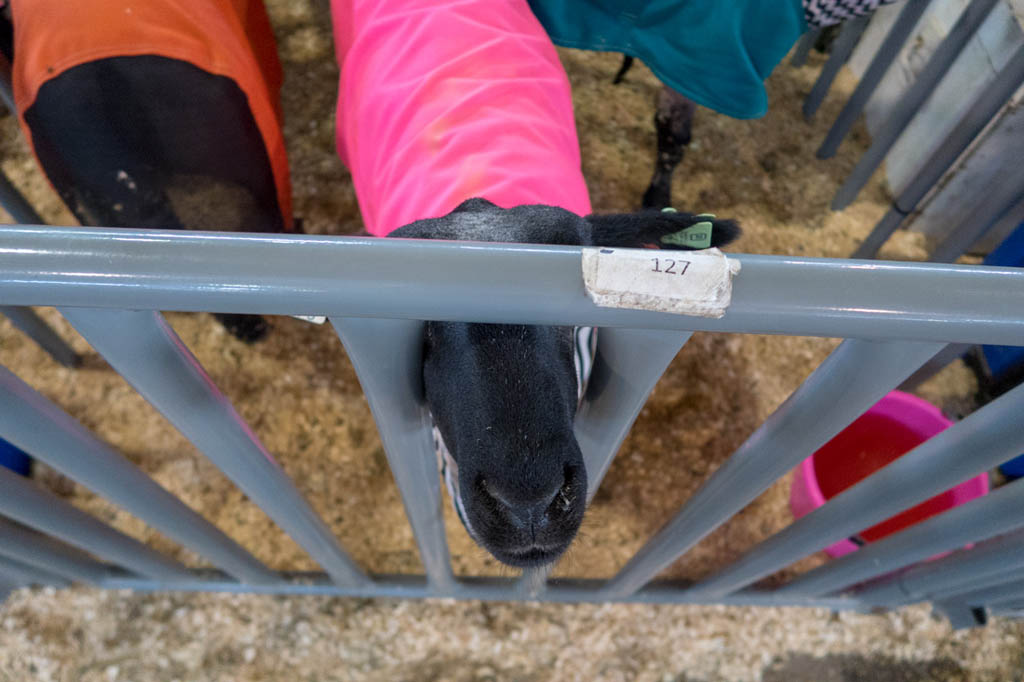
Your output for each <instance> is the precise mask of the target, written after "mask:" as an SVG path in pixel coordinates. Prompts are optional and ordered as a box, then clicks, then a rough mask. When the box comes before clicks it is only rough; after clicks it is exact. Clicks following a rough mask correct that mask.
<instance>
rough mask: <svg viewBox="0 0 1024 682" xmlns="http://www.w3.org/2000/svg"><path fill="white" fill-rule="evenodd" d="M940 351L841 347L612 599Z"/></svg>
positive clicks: (635, 561) (627, 575) (611, 586)
mask: <svg viewBox="0 0 1024 682" xmlns="http://www.w3.org/2000/svg"><path fill="white" fill-rule="evenodd" d="M940 348H941V346H940V345H938V344H934V343H876V342H870V341H846V342H844V343H843V344H841V345H840V346H839V348H837V349H836V350H835V351H834V352H833V353H832V354H831V355H830V356H829V357H828V358H826V359H825V361H824V362H823V363H821V365H820V366H819V367H818V368H817V369H816V370H815V371H814V373H812V374H811V376H810V377H808V378H807V380H806V381H804V383H803V384H802V385H801V386H800V387H799V388H797V390H796V391H794V393H793V395H791V396H790V397H789V399H788V400H786V402H785V403H783V404H782V405H781V406H780V407H779V409H777V410H776V411H775V412H774V413H773V414H772V415H771V416H770V417H769V418H768V419H767V420H765V422H764V423H763V424H762V425H761V426H760V427H758V429H757V430H756V431H755V432H754V433H753V435H751V436H750V438H748V439H747V441H746V442H745V443H744V444H743V445H741V446H740V448H739V449H738V450H737V451H736V452H735V453H734V454H733V455H732V456H731V457H730V458H729V459H728V460H727V461H726V462H725V464H723V465H722V466H721V467H720V468H719V469H718V471H716V472H715V473H714V474H713V475H712V476H711V478H710V479H708V481H707V482H706V483H704V485H703V486H701V488H700V489H698V490H697V492H696V493H694V495H693V497H691V498H690V500H689V501H688V502H687V503H686V505H685V506H684V507H683V508H682V509H681V510H680V511H679V512H678V513H677V514H676V515H675V516H674V517H673V518H672V519H671V520H670V521H669V522H668V523H667V524H666V525H665V526H664V527H663V528H662V529H661V530H659V531H658V532H657V533H656V534H655V536H654V537H653V538H651V539H650V540H649V541H648V542H647V544H645V545H644V546H643V547H642V548H641V549H640V551H639V552H637V554H636V556H634V557H633V558H632V559H631V560H630V561H629V562H628V563H627V564H626V566H625V567H624V568H623V569H622V570H621V571H620V572H619V573H618V575H616V576H615V577H614V578H612V579H611V580H610V581H609V583H608V586H607V590H606V592H607V594H608V595H610V596H624V595H628V594H632V593H633V592H635V591H636V590H638V589H639V588H640V587H642V586H643V585H644V584H645V583H647V582H648V581H650V580H651V579H652V578H654V577H655V576H656V575H657V574H658V573H660V572H661V571H662V570H664V569H665V568H667V567H668V566H669V565H670V564H671V563H672V562H673V561H675V560H676V559H677V558H679V557H680V556H681V555H682V554H683V553H685V552H686V551H688V550H689V549H690V548H691V547H693V546H694V545H696V544H697V543H698V542H699V541H700V540H701V539H702V538H704V537H705V536H706V535H708V534H709V533H710V532H711V531H713V530H714V529H715V528H717V527H718V526H719V525H721V524H722V523H724V522H725V521H726V520H728V519H729V518H730V517H731V516H732V515H733V514H735V513H736V512H738V511H739V510H740V509H742V508H743V507H745V506H746V505H747V504H749V503H750V502H751V501H752V500H753V499H754V498H756V497H757V496H758V495H760V494H761V493H762V492H764V491H765V490H766V489H767V488H768V487H769V486H770V485H771V484H772V483H773V482H774V481H775V480H776V479H778V478H779V477H780V476H782V475H783V474H785V473H786V472H787V471H789V470H791V469H792V468H793V467H795V466H797V465H798V464H800V462H802V461H803V460H804V459H805V458H807V457H809V456H810V455H811V454H812V453H813V452H814V451H815V450H817V449H818V448H819V447H821V446H822V445H824V444H825V443H827V442H828V441H829V440H830V439H831V438H832V437H833V436H834V435H835V434H837V433H839V431H841V430H842V429H843V428H845V427H846V426H847V425H848V424H850V423H851V422H852V421H853V420H854V419H856V418H857V417H859V416H860V415H862V414H863V413H864V412H865V411H867V409H868V408H870V407H871V406H872V405H874V404H875V403H876V402H878V400H880V399H881V398H882V397H883V396H884V395H885V394H886V393H888V392H889V390H890V389H891V388H892V387H893V386H894V385H895V384H898V383H899V382H900V381H901V380H902V379H903V378H905V377H906V376H908V375H909V374H910V373H911V372H912V371H914V369H916V368H917V367H918V366H919V365H920V364H921V363H923V362H924V361H926V360H927V359H928V358H930V357H932V356H933V355H935V353H936V352H937V351H938V350H939V349H940ZM858 530H859V529H858Z"/></svg>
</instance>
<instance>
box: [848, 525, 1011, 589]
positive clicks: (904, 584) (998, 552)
mask: <svg viewBox="0 0 1024 682" xmlns="http://www.w3.org/2000/svg"><path fill="white" fill-rule="evenodd" d="M1022 572H1024V530H1017V531H1014V532H1012V533H1007V534H1005V535H1001V536H999V537H995V538H992V539H991V540H985V541H984V542H979V543H978V544H976V545H974V546H973V547H970V548H966V549H961V550H959V551H956V552H953V553H952V554H949V555H947V556H944V557H940V558H938V559H933V560H932V561H927V562H924V563H920V564H917V565H915V566H912V567H910V568H907V569H906V570H903V571H900V572H899V573H896V574H893V575H890V576H887V577H885V578H882V579H879V580H875V581H872V582H870V583H867V584H865V585H862V586H860V587H858V588H856V589H854V590H852V591H851V593H850V594H851V596H853V597H855V598H856V599H858V600H860V601H862V602H864V603H866V604H873V605H883V604H885V605H896V606H899V605H902V604H909V603H912V602H915V601H924V600H928V599H935V598H943V597H949V596H951V595H954V594H956V593H957V592H958V591H959V592H964V591H965V590H970V589H975V588H981V587H985V586H988V585H995V584H999V583H1002V582H1007V581H1009V580H1012V579H1013V578H1015V577H1016V576H1017V575H1018V574H1019V573H1022ZM1008 574H1012V575H1010V577H1007V575H1008Z"/></svg>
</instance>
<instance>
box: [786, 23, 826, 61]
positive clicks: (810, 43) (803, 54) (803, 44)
mask: <svg viewBox="0 0 1024 682" xmlns="http://www.w3.org/2000/svg"><path fill="white" fill-rule="evenodd" d="M820 35H821V29H820V28H815V29H811V30H809V31H805V32H804V34H803V35H802V36H800V41H799V42H798V43H797V44H796V48H795V49H794V50H793V57H792V58H791V59H790V60H789V64H790V66H795V67H801V66H803V65H804V64H806V63H807V57H808V56H809V55H810V54H811V50H813V49H814V43H816V42H818V36H820Z"/></svg>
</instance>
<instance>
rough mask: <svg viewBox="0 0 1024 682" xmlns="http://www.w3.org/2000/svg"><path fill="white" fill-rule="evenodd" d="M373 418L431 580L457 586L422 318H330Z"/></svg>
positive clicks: (435, 584)
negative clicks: (427, 388) (428, 399)
mask: <svg viewBox="0 0 1024 682" xmlns="http://www.w3.org/2000/svg"><path fill="white" fill-rule="evenodd" d="M331 323H332V324H333V325H334V329H335V331H336V332H337V333H338V336H339V337H340V338H341V342H342V344H344V346H345V350H346V351H347V352H348V356H349V359H350V360H351V361H352V366H353V367H354V368H355V370H356V374H357V375H358V376H359V383H360V384H361V385H362V387H363V393H364V394H365V395H366V400H367V402H368V403H369V404H370V410H371V411H372V412H373V417H374V419H375V420H376V422H377V430H378V431H379V432H380V439H381V443H382V444H383V446H384V452H385V454H386V455H387V458H388V464H389V465H390V467H391V473H392V474H393V475H394V477H395V482H396V483H397V485H398V490H399V492H401V494H402V504H403V505H405V513H406V516H407V517H408V518H409V523H410V525H411V526H412V529H413V534H414V535H415V536H416V544H417V546H418V547H419V550H420V559H421V560H422V561H423V568H424V570H425V571H426V573H427V576H428V577H429V579H430V582H431V585H432V586H433V587H434V588H435V589H437V590H439V591H446V590H450V589H452V588H453V587H454V579H455V577H454V574H453V573H452V566H451V558H450V556H449V554H448V540H447V536H446V535H445V528H444V517H443V516H442V515H441V484H440V476H439V474H438V468H437V455H436V454H435V453H434V444H433V437H432V436H431V427H432V425H433V423H432V421H431V418H430V411H429V410H428V409H427V406H426V403H425V402H424V397H423V323H422V322H416V321H410V320H371V319H358V318H345V319H342V318H332V319H331Z"/></svg>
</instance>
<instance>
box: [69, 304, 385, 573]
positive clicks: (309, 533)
mask: <svg viewBox="0 0 1024 682" xmlns="http://www.w3.org/2000/svg"><path fill="white" fill-rule="evenodd" d="M61 314H63V315H64V317H65V318H67V320H68V322H70V323H71V324H72V326H73V327H74V328H75V329H76V330H78V333H79V334H81V335H82V336H83V337H84V338H85V339H86V340H87V341H88V342H89V343H90V345H92V347H93V348H95V349H96V350H97V352H99V353H100V355H102V356H103V357H104V358H105V359H106V360H107V362H108V363H109V364H110V366H111V367H113V368H114V369H115V370H117V372H118V374H120V375H121V376H122V377H124V379H125V380H126V381H127V382H128V383H129V384H131V385H132V387H133V388H135V390H136V391H138V392H139V394H140V395H141V396H142V397H143V398H145V399H146V400H147V401H149V403H150V404H151V405H153V407H155V408H156V409H157V410H158V411H159V412H160V413H161V414H163V415H164V416H165V417H166V418H167V420H168V421H169V422H170V423H171V424H173V425H174V427H175V428H177V429H178V431H180V432H181V433H182V435H184V436H185V437H186V438H188V439H189V440H190V441H191V442H192V443H193V444H194V445H195V446H196V447H197V448H198V449H199V450H200V452H202V453H203V454H205V455H206V456H207V457H208V458H209V459H210V460H211V461H212V462H213V463H214V464H216V465H217V466H218V467H219V468H220V469H221V470H222V471H223V472H224V473H225V474H226V475H227V476H228V478H230V479H231V480H232V481H234V483H235V484H236V485H237V486H238V487H239V488H241V490H242V491H243V492H244V493H245V494H246V495H248V496H249V498H250V499H252V500H253V501H254V502H255V503H256V504H258V505H259V506H260V508H262V509H263V511H264V512H266V514H267V516H269V517H270V518H271V519H272V520H273V521H274V522H275V523H277V524H278V525H279V526H280V527H281V528H282V529H284V531H285V532H286V533H288V534H289V535H290V536H291V537H292V538H294V539H295V541H296V542H297V543H298V544H299V545H300V546H301V547H302V548H303V549H305V550H306V551H307V552H308V553H309V555H310V556H311V557H313V559H314V560H316V562H317V563H319V564H320V565H321V566H322V567H323V568H324V570H325V571H327V572H328V573H329V574H331V576H333V577H334V579H335V580H336V581H338V582H339V583H343V584H346V585H361V584H364V583H365V582H366V576H365V575H364V574H363V572H362V570H361V569H360V568H359V567H358V566H357V565H356V564H355V562H354V561H353V560H352V559H351V557H349V555H348V553H346V552H345V550H344V549H342V548H341V545H339V544H338V540H337V538H335V537H334V535H333V534H332V533H331V531H330V529H329V528H328V527H327V524H326V523H324V521H323V519H321V518H320V516H319V515H318V514H317V513H316V511H315V510H314V509H313V508H312V506H310V504H309V503H308V502H307V501H306V499H305V498H304V497H303V496H302V494H301V493H300V492H299V490H298V488H296V487H295V484H294V483H293V482H292V480H291V479H290V478H288V475H287V474H285V473H284V471H283V470H282V469H281V467H280V466H279V465H278V464H277V462H276V461H274V458H273V457H272V456H271V455H270V453H269V452H267V450H266V448H264V447H263V444H262V443H260V441H259V439H258V438H257V437H256V434H255V433H253V431H252V429H250V428H249V425H248V424H246V423H245V421H244V420H243V419H242V417H241V416H240V415H239V414H238V412H237V411H236V410H235V408H234V407H233V406H232V405H231V402H230V401H229V400H228V399H227V397H226V396H225V395H224V394H223V393H221V392H220V391H219V390H218V389H217V387H216V386H215V385H214V383H213V380H212V379H210V377H209V375H207V373H206V371H205V370H204V369H203V367H202V365H200V364H199V361H198V360H196V358H195V356H193V355H192V353H191V352H190V351H189V350H188V348H187V347H186V346H185V344H184V343H182V341H181V339H179V338H178V335H177V334H175V333H174V330H173V329H171V328H170V326H169V325H168V324H167V322H166V321H165V320H164V318H163V316H161V315H160V313H158V312H155V311H150V310H142V311H138V310H106V309H98V308H94V309H87V308H64V309H61ZM236 554H237V551H236ZM236 558H237V557H236ZM252 568H255V567H250V570H251V569H252ZM259 573H262V571H260V572H259ZM250 579H252V580H262V579H268V580H269V579H272V578H270V577H263V578H261V577H260V576H259V575H258V574H256V573H252V574H251V578H250Z"/></svg>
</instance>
